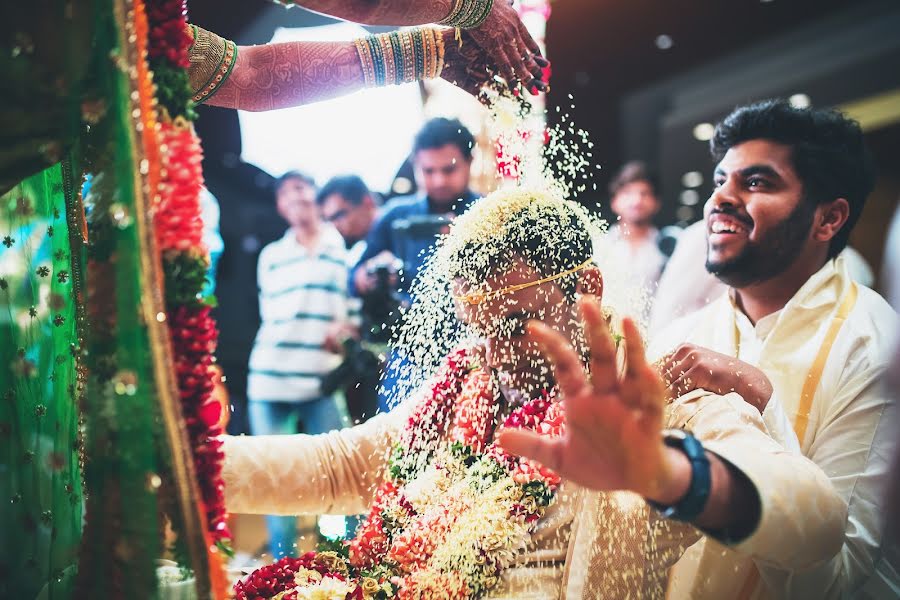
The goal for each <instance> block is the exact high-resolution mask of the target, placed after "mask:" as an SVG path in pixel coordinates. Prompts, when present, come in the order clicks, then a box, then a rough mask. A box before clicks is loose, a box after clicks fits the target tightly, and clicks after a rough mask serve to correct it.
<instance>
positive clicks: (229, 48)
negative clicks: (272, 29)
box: [188, 25, 238, 103]
mask: <svg viewBox="0 0 900 600" xmlns="http://www.w3.org/2000/svg"><path fill="white" fill-rule="evenodd" d="M191 35H192V37H193V42H192V43H191V46H190V48H188V60H189V62H190V66H189V67H188V81H189V83H190V86H191V99H192V100H193V101H194V102H196V103H200V102H204V101H206V100H209V99H210V98H212V97H213V96H214V95H215V94H216V92H218V91H219V88H220V87H221V85H222V84H223V83H225V81H226V80H227V79H228V77H229V76H231V71H232V69H234V65H235V63H236V62H237V54H238V48H237V44H235V43H234V42H232V41H231V40H227V39H225V38H223V37H222V36H219V35H216V34H215V33H213V32H211V31H207V30H206V29H203V28H202V27H197V26H196V25H192V26H191Z"/></svg>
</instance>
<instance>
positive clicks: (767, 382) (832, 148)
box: [650, 100, 900, 598]
mask: <svg viewBox="0 0 900 600" xmlns="http://www.w3.org/2000/svg"><path fill="white" fill-rule="evenodd" d="M711 149H712V154H713V158H714V159H715V160H716V161H717V166H716V169H715V189H714V190H713V193H712V195H711V196H710V198H709V200H708V201H707V203H706V209H705V213H706V224H707V233H708V245H709V248H708V255H707V260H706V267H707V269H708V270H709V272H710V273H712V274H714V275H716V277H718V278H719V279H720V280H721V281H723V282H724V283H726V284H728V285H729V286H730V287H731V289H730V290H729V293H728V294H725V295H723V296H722V297H721V298H719V299H718V300H717V301H715V302H713V303H712V304H710V305H709V306H707V307H706V308H703V309H701V310H700V311H698V312H696V313H694V314H693V315H688V316H687V317H684V318H683V319H681V320H679V321H676V322H675V323H673V324H672V325H671V326H670V327H669V328H668V329H665V330H663V331H662V332H660V335H658V336H657V337H655V338H654V339H653V340H652V342H653V348H652V349H651V352H650V354H651V356H654V357H656V356H665V358H664V370H665V371H666V373H667V375H668V377H669V378H670V379H671V389H672V390H673V391H672V393H673V394H678V393H685V392H687V391H689V390H694V389H705V390H709V391H712V392H718V393H724V392H727V391H732V390H735V391H737V392H738V393H740V395H741V396H742V397H743V398H744V400H746V401H747V402H748V403H749V404H750V405H752V406H753V407H754V408H756V409H757V410H758V411H759V412H760V413H761V414H762V416H763V418H764V419H765V421H766V424H767V426H768V428H769V431H770V432H771V434H772V436H773V437H775V438H776V439H777V440H779V441H780V442H782V443H783V444H784V446H785V447H786V448H792V449H794V450H795V451H796V452H798V453H802V455H804V456H807V457H809V458H810V459H811V460H812V461H813V462H815V463H816V464H817V465H819V467H821V468H822V469H823V471H824V472H825V473H827V474H828V477H829V478H830V479H831V482H832V484H833V485H834V488H835V489H836V490H837V492H838V493H839V494H840V495H841V497H842V498H843V499H844V502H845V503H846V504H847V505H848V507H849V515H848V519H847V522H846V523H845V537H844V543H843V546H842V548H841V551H840V552H839V553H838V554H836V555H835V556H834V557H833V558H832V559H831V560H830V561H828V562H827V563H825V564H823V565H821V566H820V567H818V568H816V569H812V570H807V571H806V572H792V571H790V570H784V569H781V568H778V567H777V565H772V564H767V563H765V562H763V561H756V562H755V563H754V562H751V561H748V560H746V557H742V556H736V555H735V554H733V553H731V552H729V551H727V550H726V549H723V548H721V547H717V546H716V545H715V544H698V545H697V546H695V547H693V548H691V550H690V551H689V552H688V554H687V555H686V556H685V558H684V560H683V561H681V562H680V563H679V564H678V566H677V567H676V568H675V569H674V570H673V587H672V590H671V591H672V594H673V595H674V596H675V597H684V596H690V597H692V598H765V597H777V598H785V597H787V598H846V597H858V595H860V594H863V595H865V596H867V597H876V598H882V597H897V596H898V594H900V576H898V571H897V567H898V565H897V564H891V563H890V562H889V561H888V560H886V557H887V556H891V553H890V552H889V551H887V550H886V549H885V548H883V547H882V530H883V520H884V519H883V515H884V506H883V502H882V497H883V496H882V487H883V486H884V485H885V472H886V469H887V462H888V456H889V455H890V452H891V448H892V447H893V445H894V442H895V437H896V435H895V433H894V432H893V431H892V429H891V427H890V424H891V423H892V419H891V417H890V412H891V410H892V405H891V402H890V401H889V395H888V394H887V393H886V392H885V390H884V389H883V388H882V386H881V382H880V379H881V376H882V373H883V372H884V371H885V368H886V366H887V364H888V358H889V356H890V348H891V343H892V336H893V333H894V331H896V328H897V315H896V313H894V311H893V310H892V309H891V307H890V306H889V305H888V304H887V302H885V301H884V299H883V298H881V296H879V295H878V294H877V293H875V292H873V291H872V290H870V289H868V288H866V287H864V286H862V285H859V284H857V283H854V282H853V281H852V279H851V278H850V275H849V273H848V271H847V268H846V266H845V264H844V261H843V259H842V258H841V257H840V256H839V255H840V252H841V251H842V250H843V249H844V247H845V246H846V244H847V240H848V238H849V237H850V231H851V230H852V228H853V226H854V225H855V224H856V222H857V220H858V219H859V216H860V214H861V213H862V210H863V207H864V205H865V201H866V197H867V196H868V195H869V193H870V192H871V190H872V187H873V185H874V173H873V168H872V163H871V159H870V157H869V155H868V151H867V150H866V148H865V145H864V140H863V134H862V131H861V130H860V128H859V124H857V123H856V122H855V121H851V120H849V119H847V118H846V117H845V116H843V115H842V114H840V113H838V112H834V111H828V110H820V109H814V108H806V109H798V108H794V107H792V106H791V105H790V104H789V103H788V102H787V101H784V100H782V101H767V102H763V103H760V104H755V105H751V106H744V107H741V108H739V109H737V110H735V111H734V112H733V113H732V114H731V115H729V116H728V117H726V118H725V120H724V121H723V122H722V123H720V124H719V125H718V127H717V129H716V134H715V136H714V137H713V139H712V141H711ZM895 560H896V559H895ZM716 573H718V574H721V575H719V576H716V575H715V574H716Z"/></svg>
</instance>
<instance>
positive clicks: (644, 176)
mask: <svg viewBox="0 0 900 600" xmlns="http://www.w3.org/2000/svg"><path fill="white" fill-rule="evenodd" d="M635 181H646V182H647V183H648V184H649V185H650V187H651V188H653V193H654V194H656V193H657V187H656V178H655V177H654V176H653V174H652V173H651V172H650V170H649V169H648V168H647V165H646V164H645V163H643V162H641V161H639V160H632V161H630V162H627V163H625V164H624V165H622V168H621V169H619V170H618V171H617V172H616V174H615V175H614V176H613V178H612V181H610V182H609V197H610V198H613V197H614V196H615V195H616V194H618V193H619V191H620V190H621V189H622V188H623V187H625V186H626V185H628V184H629V183H634V182H635Z"/></svg>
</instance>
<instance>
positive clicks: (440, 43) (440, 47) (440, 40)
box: [434, 29, 444, 77]
mask: <svg viewBox="0 0 900 600" xmlns="http://www.w3.org/2000/svg"><path fill="white" fill-rule="evenodd" d="M434 41H435V46H436V47H437V64H435V67H434V76H435V77H440V76H441V73H443V72H444V35H443V33H442V32H441V31H440V30H437V29H435V30H434Z"/></svg>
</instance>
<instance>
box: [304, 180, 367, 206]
mask: <svg viewBox="0 0 900 600" xmlns="http://www.w3.org/2000/svg"><path fill="white" fill-rule="evenodd" d="M333 194H337V195H338V196H340V197H341V198H343V199H344V200H346V201H347V202H349V203H350V204H352V205H353V206H359V205H360V204H362V202H363V200H364V199H365V198H366V196H371V195H372V193H371V192H370V191H369V187H368V186H367V185H366V183H365V182H364V181H363V180H362V179H361V178H360V177H359V176H357V175H338V176H337V177H332V178H331V179H329V180H328V182H327V183H326V184H325V185H323V186H322V188H321V189H320V190H319V193H318V194H316V204H318V205H320V206H321V205H322V203H324V202H325V199H326V198H328V196H331V195H333Z"/></svg>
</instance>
